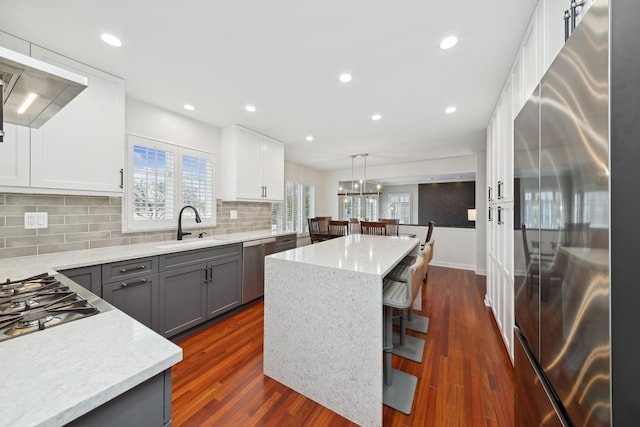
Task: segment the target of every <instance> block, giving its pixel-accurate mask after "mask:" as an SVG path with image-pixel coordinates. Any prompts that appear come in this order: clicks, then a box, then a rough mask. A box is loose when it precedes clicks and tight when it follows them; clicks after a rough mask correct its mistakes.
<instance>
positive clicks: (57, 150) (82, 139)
mask: <svg viewBox="0 0 640 427" xmlns="http://www.w3.org/2000/svg"><path fill="white" fill-rule="evenodd" d="M31 54H32V56H33V57H34V58H37V59H40V60H42V61H45V62H48V63H50V64H53V65H56V66H59V67H62V68H65V69H68V70H70V71H74V72H76V73H78V74H80V75H83V76H86V77H88V79H89V86H88V87H87V88H86V89H85V90H84V91H82V93H80V94H79V95H78V96H77V97H76V98H75V99H74V100H73V101H71V102H70V103H69V104H68V105H67V106H65V107H64V108H63V109H62V110H60V112H58V113H57V114H56V115H55V116H54V117H52V118H51V119H50V120H49V121H48V122H47V123H45V124H44V125H42V127H40V128H39V129H32V130H31V186H32V187H39V188H53V189H60V190H80V191H87V192H100V193H102V192H106V193H112V194H121V193H122V189H121V188H120V182H121V181H120V169H121V168H122V167H123V165H124V146H125V145H124V81H123V80H122V79H119V78H117V77H114V76H111V75H109V74H107V73H104V72H102V71H99V70H96V69H94V68H91V67H88V66H86V65H83V64H80V63H78V62H75V61H73V60H71V59H69V58H66V57H64V56H61V55H58V54H56V53H54V52H50V51H48V50H46V49H43V48H41V47H38V46H32V49H31Z"/></svg>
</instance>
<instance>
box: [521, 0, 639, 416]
mask: <svg viewBox="0 0 640 427" xmlns="http://www.w3.org/2000/svg"><path fill="white" fill-rule="evenodd" d="M639 3H640V2H637V1H631V0H609V1H607V0H595V1H594V3H593V5H592V6H591V8H590V9H589V11H588V12H587V13H586V15H585V17H584V18H583V20H582V22H581V23H580V24H579V25H578V27H577V28H576V29H575V31H574V33H573V34H572V35H571V37H570V38H569V39H568V41H567V43H566V44H565V46H564V47H563V49H562V50H561V52H560V54H559V55H558V57H557V58H556V59H555V60H554V62H553V63H552V65H551V66H550V68H549V70H548V71H547V72H546V73H545V75H544V77H543V78H542V80H541V82H540V85H539V86H538V87H537V88H536V90H535V92H534V93H533V95H532V96H531V98H530V99H529V100H528V102H527V103H526V104H525V106H524V107H523V109H522V110H521V111H520V113H519V114H518V116H517V117H516V119H515V121H514V192H515V193H514V200H515V206H514V224H515V228H516V230H515V233H514V239H515V241H514V253H515V259H514V276H515V283H514V284H515V289H514V310H515V313H514V314H515V323H516V328H515V336H516V337H515V338H516V339H515V340H514V342H515V343H516V344H515V352H514V368H515V384H516V391H515V413H516V425H519V426H523V427H524V426H526V427H534V426H562V425H565V426H594V427H599V426H610V425H613V424H614V421H615V425H616V426H626V425H634V426H637V425H640V398H639V397H638V396H640V393H639V392H638V389H639V388H640V368H639V367H638V365H639V364H640V350H639V347H640V346H639V344H638V341H640V340H638V338H639V337H640V334H639V333H638V328H640V315H639V314H638V313H639V312H640V290H638V289H639V288H640V284H639V283H636V282H637V280H636V278H637V277H638V274H637V273H636V269H637V268H638V267H640V257H637V256H634V255H631V254H632V253H640V251H639V250H638V248H637V246H638V242H640V232H639V226H638V225H637V224H640V222H639V221H638V220H637V219H635V218H634V214H633V213H630V212H628V211H629V210H634V209H640V206H638V205H640V202H639V200H640V196H639V191H638V190H637V187H638V185H640V172H639V171H640V148H639V147H640V48H639V47H638V46H639V45H640V23H638V20H639V19H640V6H638V4H639ZM635 212H640V210H636V211H635Z"/></svg>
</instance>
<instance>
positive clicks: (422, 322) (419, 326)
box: [387, 239, 436, 334]
mask: <svg viewBox="0 0 640 427" xmlns="http://www.w3.org/2000/svg"><path fill="white" fill-rule="evenodd" d="M435 243H436V241H435V239H431V240H429V241H428V242H427V244H426V245H425V246H424V247H423V249H422V250H421V251H420V252H418V255H408V256H406V257H404V259H403V260H402V261H401V262H400V263H399V264H398V265H397V266H396V267H395V268H394V269H393V270H391V272H389V274H388V275H387V277H389V278H390V279H393V280H398V281H402V280H403V279H405V278H406V277H407V273H406V271H407V269H408V267H409V265H410V264H409V262H410V261H411V260H413V262H415V260H416V259H417V257H420V256H426V258H427V269H426V270H425V275H424V284H426V283H427V276H428V275H429V266H428V265H429V263H430V262H431V260H432V259H433V247H434V245H435ZM427 250H428V253H427ZM405 320H406V322H405V325H406V328H407V329H411V330H412V331H416V332H421V333H423V334H426V333H427V331H428V330H429V318H428V317H425V316H420V315H417V314H415V313H413V311H412V310H409V311H408V312H407V318H406V319H405ZM395 323H396V324H398V325H399V324H400V323H399V322H395Z"/></svg>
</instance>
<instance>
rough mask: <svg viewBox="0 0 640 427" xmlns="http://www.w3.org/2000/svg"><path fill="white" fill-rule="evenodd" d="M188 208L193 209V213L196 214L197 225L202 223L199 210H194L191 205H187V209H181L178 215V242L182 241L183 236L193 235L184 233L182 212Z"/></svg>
mask: <svg viewBox="0 0 640 427" xmlns="http://www.w3.org/2000/svg"><path fill="white" fill-rule="evenodd" d="M187 208H191V209H193V211H194V212H195V213H196V222H197V223H201V222H202V220H201V219H200V214H199V213H198V211H197V209H196V208H194V207H193V206H191V205H186V206H185V207H183V208H182V209H180V215H178V240H182V236H188V235H189V234H191V233H188V232H187V233H183V232H182V212H183V211H184V210H185V209H187Z"/></svg>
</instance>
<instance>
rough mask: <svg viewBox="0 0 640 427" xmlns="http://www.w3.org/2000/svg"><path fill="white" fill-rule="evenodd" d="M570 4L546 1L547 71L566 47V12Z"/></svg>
mask: <svg viewBox="0 0 640 427" xmlns="http://www.w3.org/2000/svg"><path fill="white" fill-rule="evenodd" d="M569 5H570V2H568V1H567V2H565V1H557V0H545V6H546V7H545V64H544V70H545V71H546V70H547V69H548V68H549V66H550V65H551V63H552V62H553V60H554V59H556V56H558V53H559V52H560V49H562V46H564V20H563V18H564V11H565V10H567V9H568V8H569Z"/></svg>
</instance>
